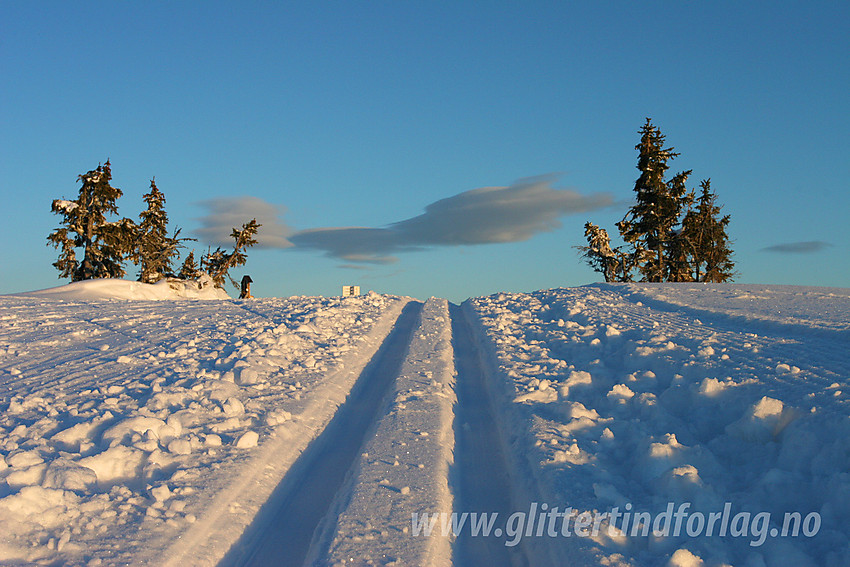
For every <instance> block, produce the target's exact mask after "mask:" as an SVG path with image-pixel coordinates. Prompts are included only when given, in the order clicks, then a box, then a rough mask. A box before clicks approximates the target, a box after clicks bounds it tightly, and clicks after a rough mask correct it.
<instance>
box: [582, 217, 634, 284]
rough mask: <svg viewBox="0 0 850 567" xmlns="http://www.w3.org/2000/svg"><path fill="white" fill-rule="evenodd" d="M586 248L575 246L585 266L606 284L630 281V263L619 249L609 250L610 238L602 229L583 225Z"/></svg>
mask: <svg viewBox="0 0 850 567" xmlns="http://www.w3.org/2000/svg"><path fill="white" fill-rule="evenodd" d="M584 237H585V238H586V239H587V246H576V248H577V249H578V250H579V251H580V252H581V256H582V257H583V258H584V259H585V261H586V262H587V264H588V265H589V266H590V267H591V268H593V269H594V270H595V271H597V272H599V273H601V274H602V275H603V276H604V277H605V281H606V282H626V281H631V275H630V272H631V263H630V261H629V258H628V256H627V255H626V254H624V253H623V252H622V250H620V248H619V247H617V248H611V237H609V236H608V231H606V230H605V229H604V228H599V227H598V226H596V225H595V224H593V223H592V222H588V223H585V225H584Z"/></svg>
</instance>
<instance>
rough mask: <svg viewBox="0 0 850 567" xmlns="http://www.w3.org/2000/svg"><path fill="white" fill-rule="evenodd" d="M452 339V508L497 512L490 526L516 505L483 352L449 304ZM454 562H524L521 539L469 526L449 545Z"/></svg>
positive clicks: (492, 566)
mask: <svg viewBox="0 0 850 567" xmlns="http://www.w3.org/2000/svg"><path fill="white" fill-rule="evenodd" d="M450 312H451V320H452V343H453V345H454V354H455V368H456V371H457V386H456V389H457V404H456V406H455V420H454V421H455V423H454V428H455V438H456V440H457V445H456V448H455V467H454V470H453V471H451V474H452V477H453V480H454V485H455V490H456V506H455V510H454V511H455V512H456V513H461V514H462V513H465V512H469V513H482V512H484V513H494V512H495V513H498V518H499V520H497V522H496V525H495V526H496V528H497V529H500V530H501V529H502V527H501V525H502V522H504V521H505V519H507V518H508V517H509V516H510V514H511V513H512V512H513V511H514V510H516V509H518V507H519V506H518V504H519V503H518V502H517V495H516V494H514V490H513V487H514V486H515V483H514V482H513V479H512V478H511V475H510V474H509V473H510V468H509V467H508V465H507V462H506V459H505V452H506V450H507V448H506V446H505V444H504V442H503V440H502V438H501V435H500V433H499V431H498V430H497V428H494V427H493V424H494V423H498V421H497V420H496V418H495V413H494V412H495V408H494V405H493V400H492V396H493V393H492V392H491V391H490V390H491V385H490V384H488V381H489V380H490V379H491V376H489V375H487V374H485V372H484V368H485V366H484V365H483V364H482V363H483V355H482V353H481V352H480V351H479V348H478V346H477V345H476V342H475V336H474V335H473V332H472V329H471V327H470V323H469V321H468V320H467V319H466V315H465V313H464V312H463V310H462V309H461V308H460V306H457V305H452V306H451V307H450ZM453 559H454V565H457V566H459V567H476V566H478V565H487V566H489V567H501V566H513V567H519V566H526V565H528V558H527V557H526V555H525V550H524V545H523V544H522V543H520V544H519V545H518V546H515V547H508V546H506V545H505V542H504V540H503V538H502V537H495V536H490V537H472V535H471V532H470V530H469V526H468V525H467V526H465V529H464V530H462V531H461V534H460V536H459V537H458V538H457V539H456V541H455V545H454V554H453Z"/></svg>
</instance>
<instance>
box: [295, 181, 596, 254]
mask: <svg viewBox="0 0 850 567" xmlns="http://www.w3.org/2000/svg"><path fill="white" fill-rule="evenodd" d="M612 204H613V199H612V198H611V196H610V195H608V194H605V193H597V194H592V195H582V194H580V193H577V192H576V191H571V190H565V189H554V188H552V187H551V178H548V177H544V178H534V179H529V180H523V181H519V182H517V183H515V184H513V185H511V186H509V187H485V188H481V189H473V190H471V191H465V192H463V193H459V194H458V195H454V196H452V197H448V198H446V199H441V200H439V201H436V202H434V203H431V204H430V205H428V206H427V207H425V212H424V213H423V214H421V215H419V216H416V217H413V218H410V219H406V220H403V221H400V222H397V223H393V224H391V225H389V226H387V227H385V228H360V227H344V228H319V229H312V230H304V231H301V232H297V233H295V234H293V235H292V236H291V237H290V238H289V240H290V241H291V242H292V243H294V244H295V246H296V247H298V248H302V249H313V250H320V251H322V252H324V253H325V255H326V256H329V257H332V258H338V259H342V260H345V261H347V262H352V263H367V264H389V263H392V262H395V261H397V258H396V257H395V256H393V255H392V254H395V253H400V252H410V251H416V250H422V249H424V248H427V247H432V246H462V245H473V244H493V243H506V242H520V241H524V240H528V239H530V238H531V237H532V236H534V235H535V234H537V233H540V232H550V231H553V230H556V229H558V228H560V226H561V222H560V220H559V219H560V217H562V216H565V215H569V214H576V213H584V212H588V211H592V210H596V209H601V208H605V207H609V206H611V205H612Z"/></svg>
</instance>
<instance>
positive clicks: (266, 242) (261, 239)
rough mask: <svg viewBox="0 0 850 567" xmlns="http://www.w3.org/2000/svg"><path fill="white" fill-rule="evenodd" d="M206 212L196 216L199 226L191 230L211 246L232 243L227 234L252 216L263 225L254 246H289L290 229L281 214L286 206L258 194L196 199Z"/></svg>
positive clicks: (290, 243) (224, 245)
mask: <svg viewBox="0 0 850 567" xmlns="http://www.w3.org/2000/svg"><path fill="white" fill-rule="evenodd" d="M198 205H200V206H201V207H203V208H205V209H206V210H207V211H208V212H207V214H206V215H204V216H203V217H200V218H198V219H197V220H199V221H200V223H201V228H198V229H195V230H193V231H192V234H193V235H194V236H196V237H198V239H199V240H200V241H201V242H205V243H207V244H210V245H212V246H223V247H227V246H232V245H233V239H232V238H231V236H230V234H231V232H233V229H234V228H236V229H239V228H241V227H242V225H243V224H245V223H247V222H249V221H250V220H251V219H257V222H258V223H260V224H261V225H262V226H261V227H260V230H259V231H258V232H257V237H256V238H257V244H256V246H257V248H291V247H292V246H293V244H292V242H290V240H289V235H291V234H292V232H293V230H292V229H291V228H290V227H289V226H287V225H286V223H284V222H283V221H282V220H280V217H281V216H283V214H284V213H285V212H286V208H285V207H283V206H280V205H273V204H271V203H268V202H266V201H264V200H262V199H259V198H257V197H250V196H245V197H222V198H218V199H209V200H207V201H201V202H199V203H198Z"/></svg>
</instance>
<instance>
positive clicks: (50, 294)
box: [15, 276, 230, 301]
mask: <svg viewBox="0 0 850 567" xmlns="http://www.w3.org/2000/svg"><path fill="white" fill-rule="evenodd" d="M15 295H18V296H23V297H43V298H46V299H70V300H87V301H88V300H97V299H147V300H167V299H230V296H229V295H227V292H226V291H224V290H223V289H221V288H217V287H215V286H214V285H213V282H212V279H210V277H209V276H203V277H202V278H200V279H198V280H180V279H176V278H166V279H164V280H160V281H159V282H157V283H155V284H146V283H141V282H133V281H129V280H119V279H96V280H86V281H82V282H74V283H70V284H67V285H62V286H59V287H52V288H49V289H43V290H39V291H30V292H25V293H19V294H15Z"/></svg>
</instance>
